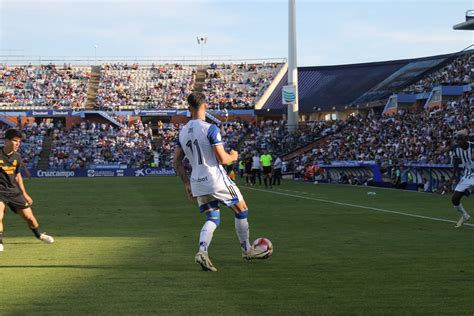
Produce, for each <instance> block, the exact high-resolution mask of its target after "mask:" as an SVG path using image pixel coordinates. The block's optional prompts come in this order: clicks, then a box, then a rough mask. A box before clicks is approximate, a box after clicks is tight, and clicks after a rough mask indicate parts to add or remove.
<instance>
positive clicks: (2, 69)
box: [0, 64, 90, 110]
mask: <svg viewBox="0 0 474 316" xmlns="http://www.w3.org/2000/svg"><path fill="white" fill-rule="evenodd" d="M89 78H90V67H87V66H85V67H81V66H72V65H67V64H64V65H63V66H62V67H59V66H56V65H53V64H48V65H40V66H34V65H31V64H30V65H27V66H8V65H6V64H0V105H1V107H2V109H4V110H9V109H11V110H14V109H64V108H67V109H73V110H79V109H83V108H84V107H85V101H86V98H87V89H88V81H89Z"/></svg>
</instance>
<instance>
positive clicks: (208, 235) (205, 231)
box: [199, 221, 217, 252]
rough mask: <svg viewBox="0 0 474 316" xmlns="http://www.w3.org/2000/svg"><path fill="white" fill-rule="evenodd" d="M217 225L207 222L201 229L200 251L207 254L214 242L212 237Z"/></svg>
mask: <svg viewBox="0 0 474 316" xmlns="http://www.w3.org/2000/svg"><path fill="white" fill-rule="evenodd" d="M216 228H217V225H216V223H214V222H212V221H206V222H205V223H204V225H203V226H202V228H201V233H200V234H199V251H205V252H207V248H209V245H210V244H211V241H212V235H213V234H214V231H215V230H216Z"/></svg>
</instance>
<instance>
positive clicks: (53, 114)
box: [26, 110, 72, 117]
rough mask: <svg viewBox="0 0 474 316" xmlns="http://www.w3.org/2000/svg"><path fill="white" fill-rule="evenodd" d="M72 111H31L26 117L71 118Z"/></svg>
mask: <svg viewBox="0 0 474 316" xmlns="http://www.w3.org/2000/svg"><path fill="white" fill-rule="evenodd" d="M71 115H72V111H71V110H29V111H27V112H26V116H28V117H33V116H44V117H62V116H71Z"/></svg>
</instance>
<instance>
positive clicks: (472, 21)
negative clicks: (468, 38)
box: [453, 10, 474, 30]
mask: <svg viewBox="0 0 474 316" xmlns="http://www.w3.org/2000/svg"><path fill="white" fill-rule="evenodd" d="M453 29H455V30H474V10H468V11H467V12H466V22H462V23H459V24H456V25H454V26H453Z"/></svg>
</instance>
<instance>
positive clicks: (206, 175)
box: [173, 93, 265, 271]
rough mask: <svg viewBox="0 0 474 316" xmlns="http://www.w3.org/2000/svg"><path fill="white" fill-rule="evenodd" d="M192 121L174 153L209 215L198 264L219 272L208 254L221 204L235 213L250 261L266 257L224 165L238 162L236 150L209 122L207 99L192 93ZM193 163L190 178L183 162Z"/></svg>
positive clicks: (190, 188) (189, 192) (180, 171)
mask: <svg viewBox="0 0 474 316" xmlns="http://www.w3.org/2000/svg"><path fill="white" fill-rule="evenodd" d="M188 103H189V110H190V111H191V115H192V119H191V120H190V121H189V122H188V123H187V124H186V125H185V126H184V127H183V128H182V129H181V131H180V133H179V138H178V140H177V146H176V149H175V153H174V159H173V165H174V168H175V169H176V172H177V174H178V175H179V177H180V178H181V180H182V181H183V182H184V184H185V189H186V194H187V195H188V198H189V199H191V200H196V201H197V203H198V205H199V211H200V212H201V213H204V214H205V215H206V221H205V223H204V225H203V227H202V229H201V233H200V236H199V251H198V253H197V254H196V257H195V261H196V263H198V264H200V265H201V267H202V269H203V270H204V271H217V269H216V268H215V267H214V265H213V264H212V262H211V260H210V259H209V255H208V248H209V245H210V244H211V240H212V235H213V233H214V230H215V229H216V228H217V227H218V226H219V223H220V209H219V203H222V204H225V205H226V206H228V207H230V208H231V209H232V211H234V214H235V230H236V232H237V236H238V238H239V241H240V246H241V248H242V257H243V258H244V259H246V260H251V259H257V258H259V257H264V256H265V254H261V253H257V251H256V250H255V249H254V248H252V247H251V245H250V241H249V224H248V221H247V215H248V208H247V204H246V203H245V201H244V199H243V197H242V194H241V193H240V190H239V188H238V187H237V186H236V185H235V183H234V182H233V181H232V180H231V179H230V178H229V177H228V176H227V173H226V172H225V170H224V168H223V167H222V165H225V164H227V163H229V162H232V161H236V160H237V158H238V154H237V152H236V151H235V150H231V151H230V153H227V152H226V151H225V149H224V144H223V142H222V137H221V134H220V132H219V128H218V127H217V126H216V125H213V124H209V123H207V122H206V108H207V104H206V103H205V96H204V94H202V93H192V94H190V95H189V96H188ZM185 157H186V158H187V159H188V160H189V163H190V164H191V166H192V172H191V177H190V178H188V176H187V174H186V171H185V169H184V166H183V164H182V161H183V159H184V158H185Z"/></svg>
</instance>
